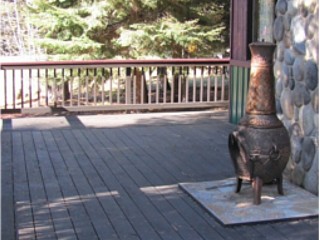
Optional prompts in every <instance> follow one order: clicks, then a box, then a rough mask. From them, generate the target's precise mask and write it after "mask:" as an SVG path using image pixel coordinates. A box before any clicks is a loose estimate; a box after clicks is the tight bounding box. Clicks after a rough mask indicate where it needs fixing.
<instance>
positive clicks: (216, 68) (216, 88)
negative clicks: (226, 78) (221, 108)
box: [214, 66, 218, 102]
mask: <svg viewBox="0 0 320 240" xmlns="http://www.w3.org/2000/svg"><path fill="white" fill-rule="evenodd" d="M217 100H218V67H217V66H215V68H214V101H215V102H217Z"/></svg>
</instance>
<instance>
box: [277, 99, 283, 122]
mask: <svg viewBox="0 0 320 240" xmlns="http://www.w3.org/2000/svg"><path fill="white" fill-rule="evenodd" d="M276 111H277V114H278V115H281V114H282V113H283V112H282V108H281V104H280V101H279V99H276ZM278 117H279V118H281V116H278Z"/></svg>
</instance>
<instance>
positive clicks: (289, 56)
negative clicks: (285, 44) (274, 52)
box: [284, 49, 295, 65]
mask: <svg viewBox="0 0 320 240" xmlns="http://www.w3.org/2000/svg"><path fill="white" fill-rule="evenodd" d="M294 60H295V58H294V55H293V53H292V51H290V50H289V49H286V50H284V62H285V63H286V64H288V65H293V63H294Z"/></svg>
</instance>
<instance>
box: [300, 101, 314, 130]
mask: <svg viewBox="0 0 320 240" xmlns="http://www.w3.org/2000/svg"><path fill="white" fill-rule="evenodd" d="M313 116H314V111H313V108H312V106H311V104H308V105H303V106H302V107H301V110H300V115H299V120H300V122H299V123H300V126H301V127H302V130H303V133H304V135H305V136H308V135H310V134H311V133H312V131H313V129H314V120H313Z"/></svg>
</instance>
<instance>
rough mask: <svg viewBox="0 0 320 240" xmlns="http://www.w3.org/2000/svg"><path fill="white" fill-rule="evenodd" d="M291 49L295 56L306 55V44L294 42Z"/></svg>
mask: <svg viewBox="0 0 320 240" xmlns="http://www.w3.org/2000/svg"><path fill="white" fill-rule="evenodd" d="M293 49H294V50H295V51H296V53H297V54H300V55H305V54H306V42H305V41H303V42H295V43H294V44H293Z"/></svg>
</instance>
